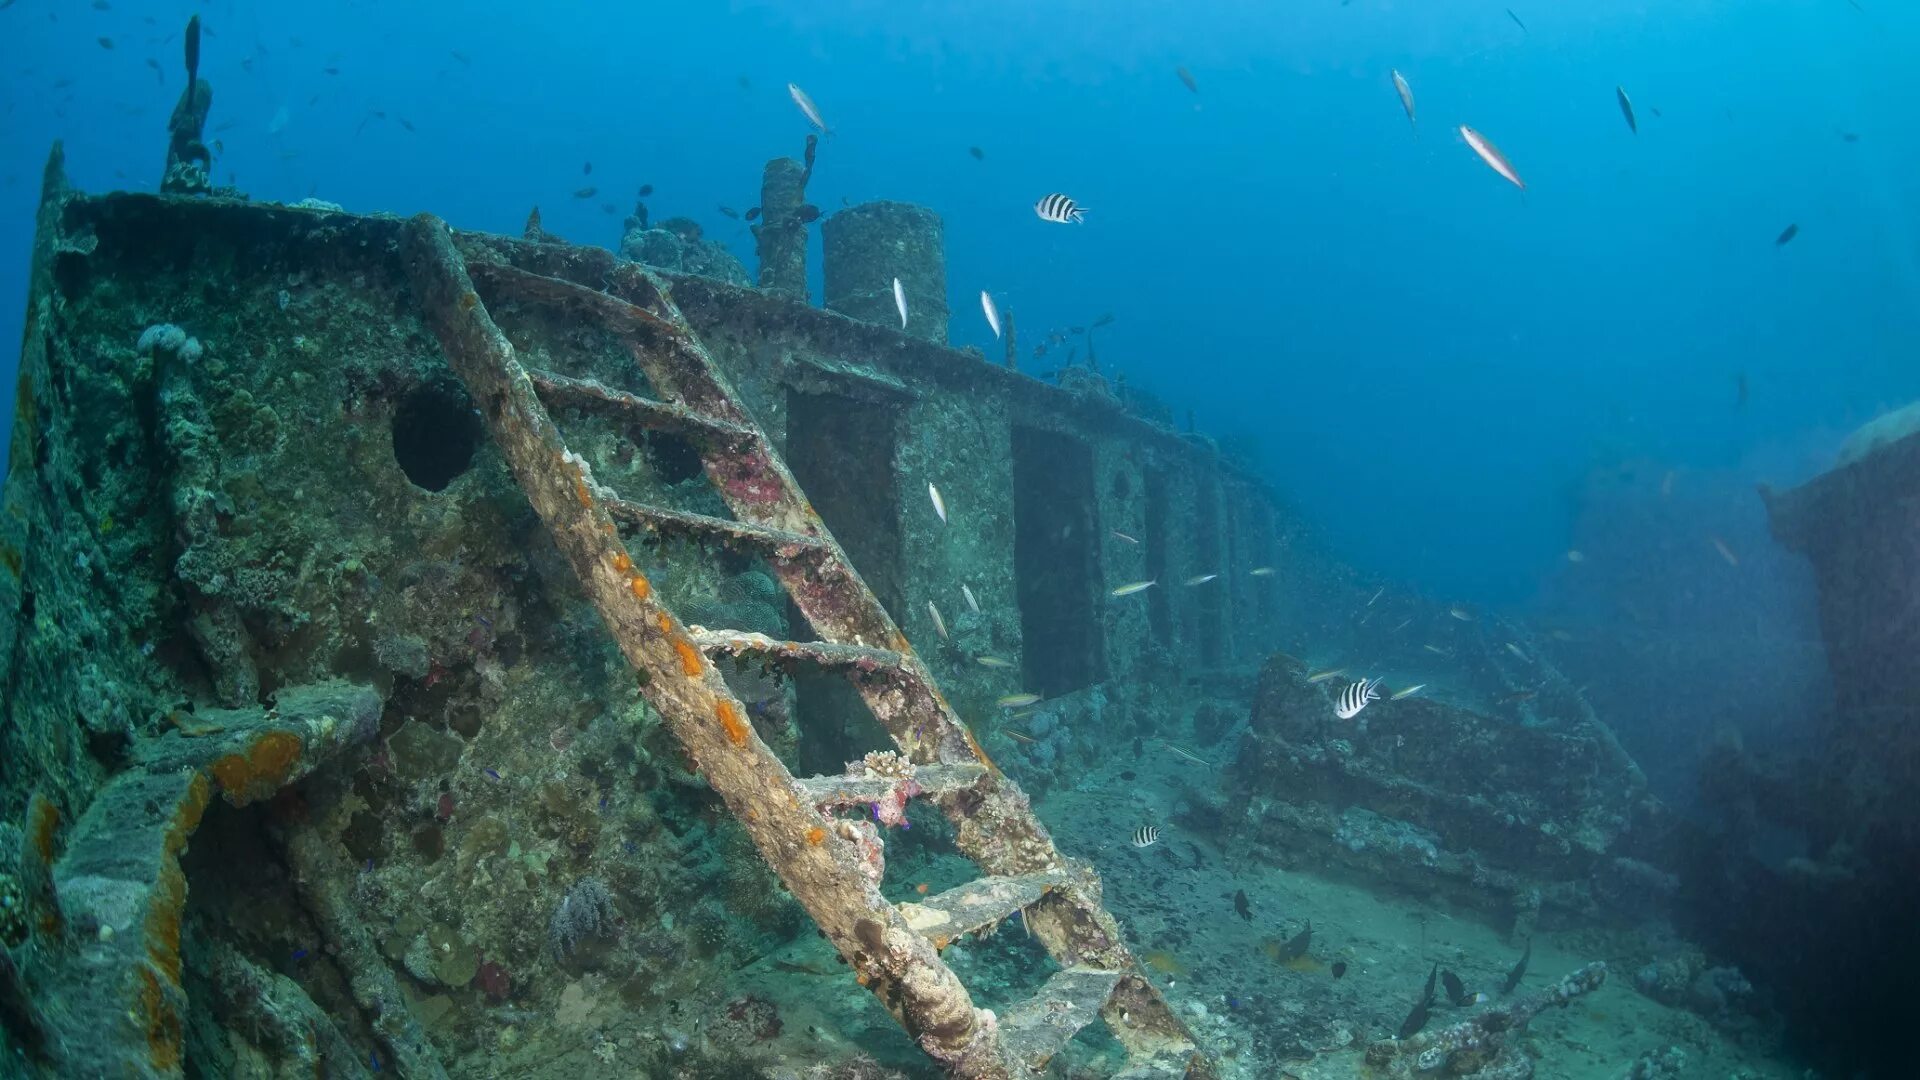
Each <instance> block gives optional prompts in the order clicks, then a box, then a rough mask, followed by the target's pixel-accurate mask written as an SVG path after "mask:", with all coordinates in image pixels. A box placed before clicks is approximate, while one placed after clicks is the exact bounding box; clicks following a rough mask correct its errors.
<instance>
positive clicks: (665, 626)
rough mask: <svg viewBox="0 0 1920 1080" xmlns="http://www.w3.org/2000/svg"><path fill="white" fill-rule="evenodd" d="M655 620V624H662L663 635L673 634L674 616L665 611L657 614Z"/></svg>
mask: <svg viewBox="0 0 1920 1080" xmlns="http://www.w3.org/2000/svg"><path fill="white" fill-rule="evenodd" d="M653 618H654V621H655V622H657V623H659V624H660V632H661V633H663V634H671V633H673V616H671V615H669V614H667V613H666V612H664V611H661V612H656V613H655V614H654V616H653Z"/></svg>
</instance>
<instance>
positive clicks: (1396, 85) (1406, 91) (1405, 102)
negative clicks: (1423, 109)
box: [1393, 71, 1420, 135]
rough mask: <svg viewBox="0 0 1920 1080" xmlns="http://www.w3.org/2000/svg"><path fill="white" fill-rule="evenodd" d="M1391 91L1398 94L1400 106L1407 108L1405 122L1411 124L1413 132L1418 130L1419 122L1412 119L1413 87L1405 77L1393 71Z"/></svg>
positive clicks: (1416, 132) (1417, 132)
mask: <svg viewBox="0 0 1920 1080" xmlns="http://www.w3.org/2000/svg"><path fill="white" fill-rule="evenodd" d="M1393 92H1394V93H1396V94H1399V95H1400V107H1401V108H1403V109H1405V110H1407V123H1408V124H1410V125H1412V126H1413V130H1414V133H1415V134H1416V135H1417V134H1419V132H1420V127H1419V124H1418V123H1416V122H1415V120H1414V119H1413V87H1412V86H1411V85H1409V84H1408V82H1407V77H1406V76H1405V75H1402V74H1400V72H1398V71H1395V72H1394V73H1393Z"/></svg>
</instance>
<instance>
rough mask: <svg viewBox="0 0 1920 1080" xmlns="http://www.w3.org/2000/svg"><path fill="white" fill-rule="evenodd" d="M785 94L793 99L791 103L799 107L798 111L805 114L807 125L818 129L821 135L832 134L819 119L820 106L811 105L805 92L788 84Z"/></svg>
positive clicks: (792, 84) (824, 122)
mask: <svg viewBox="0 0 1920 1080" xmlns="http://www.w3.org/2000/svg"><path fill="white" fill-rule="evenodd" d="M787 93H788V95H789V96H791V97H792V98H793V103H794V104H795V105H798V106H800V111H801V112H803V113H806V114H807V122H808V123H810V124H812V125H813V126H814V127H817V128H819V129H820V132H821V134H823V135H831V134H833V129H832V128H830V127H828V126H827V122H826V121H825V120H822V119H820V106H818V105H815V104H814V103H813V99H812V98H810V97H808V96H807V92H806V91H805V90H802V89H800V87H799V85H798V84H796V83H788V84H787Z"/></svg>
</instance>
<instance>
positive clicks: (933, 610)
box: [927, 600, 952, 641]
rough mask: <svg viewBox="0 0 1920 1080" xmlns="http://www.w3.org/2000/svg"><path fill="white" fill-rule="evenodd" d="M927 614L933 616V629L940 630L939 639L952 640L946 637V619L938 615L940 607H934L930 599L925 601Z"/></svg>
mask: <svg viewBox="0 0 1920 1080" xmlns="http://www.w3.org/2000/svg"><path fill="white" fill-rule="evenodd" d="M927 614H929V615H931V616H933V628H934V629H935V630H938V631H940V640H941V641H950V640H952V639H951V638H949V637H947V620H945V619H943V618H941V617H940V609H939V608H937V607H934V606H933V601H931V600H929V601H927Z"/></svg>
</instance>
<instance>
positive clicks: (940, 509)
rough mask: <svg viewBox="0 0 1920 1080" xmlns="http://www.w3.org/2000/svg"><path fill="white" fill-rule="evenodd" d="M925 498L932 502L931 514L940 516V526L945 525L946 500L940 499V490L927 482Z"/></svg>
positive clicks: (930, 482)
mask: <svg viewBox="0 0 1920 1080" xmlns="http://www.w3.org/2000/svg"><path fill="white" fill-rule="evenodd" d="M927 497H928V498H929V499H932V500H933V512H934V513H936V514H939V515H940V524H942V525H945V524H946V523H947V500H945V499H942V498H941V497H940V489H939V488H937V487H934V486H933V482H932V481H928V482H927Z"/></svg>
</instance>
